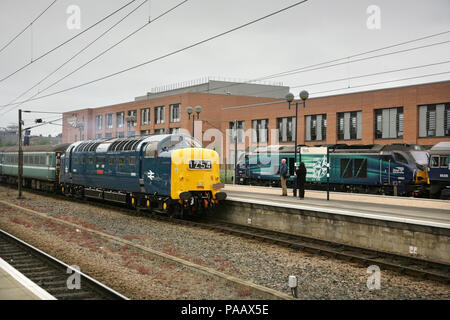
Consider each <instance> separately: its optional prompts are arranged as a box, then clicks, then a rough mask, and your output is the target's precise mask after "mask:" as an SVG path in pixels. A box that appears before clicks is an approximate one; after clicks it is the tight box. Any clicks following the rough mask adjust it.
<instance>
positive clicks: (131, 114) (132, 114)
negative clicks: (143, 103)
mask: <svg viewBox="0 0 450 320" xmlns="http://www.w3.org/2000/svg"><path fill="white" fill-rule="evenodd" d="M136 114H137V113H136V110H129V111H128V117H127V124H128V128H131V127H135V126H136Z"/></svg>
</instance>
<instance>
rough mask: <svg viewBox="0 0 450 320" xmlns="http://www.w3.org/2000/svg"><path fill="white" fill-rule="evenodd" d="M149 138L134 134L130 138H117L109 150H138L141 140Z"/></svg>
mask: <svg viewBox="0 0 450 320" xmlns="http://www.w3.org/2000/svg"><path fill="white" fill-rule="evenodd" d="M146 138H148V136H134V137H130V138H121V139H117V140H116V141H114V142H113V143H111V145H110V146H109V148H108V152H113V151H136V149H137V146H138V144H139V142H141V141H143V140H144V139H146Z"/></svg>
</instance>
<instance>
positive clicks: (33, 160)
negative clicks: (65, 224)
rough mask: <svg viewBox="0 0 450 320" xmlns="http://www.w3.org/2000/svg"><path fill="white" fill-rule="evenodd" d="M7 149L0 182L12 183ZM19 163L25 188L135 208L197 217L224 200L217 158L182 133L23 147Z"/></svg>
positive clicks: (12, 153) (1, 155) (13, 162)
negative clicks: (22, 164)
mask: <svg viewBox="0 0 450 320" xmlns="http://www.w3.org/2000/svg"><path fill="white" fill-rule="evenodd" d="M12 149H14V150H12ZM12 149H11V150H10V149H3V150H0V180H3V181H5V182H10V183H17V167H18V166H17V160H18V156H17V148H16V147H15V148H12ZM24 159H25V161H24V170H23V181H24V185H25V186H28V187H31V188H36V189H44V190H47V191H58V190H59V191H61V192H62V193H63V194H65V195H67V196H73V197H86V198H94V199H99V200H102V201H103V200H104V201H112V202H117V203H122V204H125V205H128V206H130V207H133V208H136V209H138V210H141V209H148V210H153V211H156V212H162V213H164V214H168V215H172V216H178V217H183V216H184V215H198V214H202V213H204V212H205V211H207V210H209V209H211V208H213V207H214V206H215V205H216V204H218V203H219V201H220V200H225V198H226V194H225V193H224V192H222V191H221V188H223V187H224V185H223V184H222V183H221V182H220V174H219V165H220V164H219V155H218V154H217V152H215V151H213V150H209V149H205V148H203V147H202V146H201V144H200V143H199V142H198V141H197V140H195V139H193V138H192V137H190V136H188V135H184V134H172V135H168V134H166V135H150V136H136V137H128V138H117V139H103V140H94V141H79V142H75V143H73V144H70V145H60V146H57V147H48V146H34V147H29V148H24ZM44 186H45V188H43V187H44Z"/></svg>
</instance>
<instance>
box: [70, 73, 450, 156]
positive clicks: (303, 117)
mask: <svg viewBox="0 0 450 320" xmlns="http://www.w3.org/2000/svg"><path fill="white" fill-rule="evenodd" d="M306 89H307V88H306ZM288 91H289V88H288V87H285V86H281V85H262V84H245V83H233V82H223V81H209V80H206V81H204V82H203V83H196V84H193V85H187V86H181V87H179V88H177V87H164V88H159V89H158V90H154V91H153V92H151V93H148V94H147V95H145V96H142V97H137V98H136V99H135V101H131V102H127V103H122V104H117V105H112V106H105V107H100V108H89V109H82V110H77V111H71V112H67V113H65V114H64V116H63V142H74V141H77V140H80V139H81V140H85V139H96V138H113V137H123V136H132V135H139V134H149V133H172V132H176V131H178V130H180V129H186V130H188V131H189V133H191V131H192V119H189V118H188V114H187V111H186V109H187V108H188V107H195V106H201V107H202V112H201V113H200V121H201V122H200V121H197V122H196V124H195V125H196V127H195V128H196V129H195V130H196V135H195V136H196V137H197V138H201V139H202V141H203V143H204V145H205V146H208V145H209V146H210V147H211V146H212V147H214V148H215V149H216V150H221V148H222V146H223V147H224V149H223V150H224V151H226V150H228V151H227V154H226V155H225V157H226V158H233V157H234V156H232V153H233V152H232V150H233V149H234V145H233V140H232V139H230V133H229V132H226V131H227V129H231V128H234V124H235V123H236V124H237V128H238V129H240V130H238V143H239V144H238V149H239V150H244V149H245V148H247V147H249V146H250V145H257V144H266V143H267V144H292V143H293V141H294V140H295V131H294V128H295V102H296V101H294V102H293V105H294V108H292V107H291V109H289V108H288V103H287V102H286V100H285V98H284V97H285V96H286V94H287V93H288ZM298 111H299V117H298V118H299V121H298V143H299V144H306V145H317V144H336V143H345V144H391V143H417V144H421V145H433V144H435V143H437V142H439V141H442V140H447V141H450V81H444V82H436V83H427V84H420V85H411V86H405V87H398V88H389V89H379V90H372V91H364V92H357V93H349V94H340V95H333V96H328V97H319V98H311V99H308V100H307V101H306V107H305V108H304V107H303V104H302V102H301V101H299V107H298ZM234 121H236V122H234ZM200 129H201V132H202V135H200V132H197V131H198V130H200ZM209 129H216V133H217V131H219V130H220V131H221V132H222V134H223V137H224V139H223V141H222V142H221V141H218V140H220V139H218V137H213V136H215V135H216V133H214V131H213V132H212V133H211V130H209ZM249 129H250V130H249ZM253 129H255V130H253ZM276 129H279V130H278V131H275V130H276ZM227 134H228V135H227ZM225 138H228V139H225ZM221 144H222V145H221Z"/></svg>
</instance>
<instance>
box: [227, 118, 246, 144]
mask: <svg viewBox="0 0 450 320" xmlns="http://www.w3.org/2000/svg"><path fill="white" fill-rule="evenodd" d="M244 127H245V122H244V121H236V128H235V127H234V121H231V122H230V130H231V132H230V138H231V142H232V143H234V138H235V136H234V135H235V133H236V131H234V130H235V129H236V130H237V142H238V143H244V129H245V128H244Z"/></svg>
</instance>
